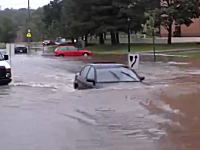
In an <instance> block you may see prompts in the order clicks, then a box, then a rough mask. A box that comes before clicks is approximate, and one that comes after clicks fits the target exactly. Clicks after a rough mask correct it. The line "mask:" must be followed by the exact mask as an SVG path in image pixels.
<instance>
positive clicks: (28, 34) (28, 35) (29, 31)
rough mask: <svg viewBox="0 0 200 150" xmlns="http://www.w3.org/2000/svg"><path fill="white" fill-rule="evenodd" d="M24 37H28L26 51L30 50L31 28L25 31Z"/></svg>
mask: <svg viewBox="0 0 200 150" xmlns="http://www.w3.org/2000/svg"><path fill="white" fill-rule="evenodd" d="M26 37H27V39H28V52H30V50H31V48H30V39H31V37H32V34H31V30H30V29H28V32H27V34H26Z"/></svg>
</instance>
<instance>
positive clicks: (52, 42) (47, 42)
mask: <svg viewBox="0 0 200 150" xmlns="http://www.w3.org/2000/svg"><path fill="white" fill-rule="evenodd" d="M42 45H43V46H49V45H55V42H54V41H52V40H44V41H43V42H42Z"/></svg>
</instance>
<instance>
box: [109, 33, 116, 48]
mask: <svg viewBox="0 0 200 150" xmlns="http://www.w3.org/2000/svg"><path fill="white" fill-rule="evenodd" d="M110 35H111V44H112V45H115V44H116V43H117V42H116V35H115V32H113V31H111V32H110Z"/></svg>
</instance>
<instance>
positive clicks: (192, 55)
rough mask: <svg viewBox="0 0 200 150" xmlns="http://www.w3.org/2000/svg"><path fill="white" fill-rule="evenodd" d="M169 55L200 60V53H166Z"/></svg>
mask: <svg viewBox="0 0 200 150" xmlns="http://www.w3.org/2000/svg"><path fill="white" fill-rule="evenodd" d="M168 54H170V55H179V56H187V57H192V58H200V52H193V53H187V52H185V53H177V52H175V53H168Z"/></svg>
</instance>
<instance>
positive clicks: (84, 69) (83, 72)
mask: <svg viewBox="0 0 200 150" xmlns="http://www.w3.org/2000/svg"><path fill="white" fill-rule="evenodd" d="M89 69H90V66H86V67H85V68H83V70H82V71H81V74H80V75H81V77H83V78H86V77H87V74H88V71H89Z"/></svg>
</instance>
